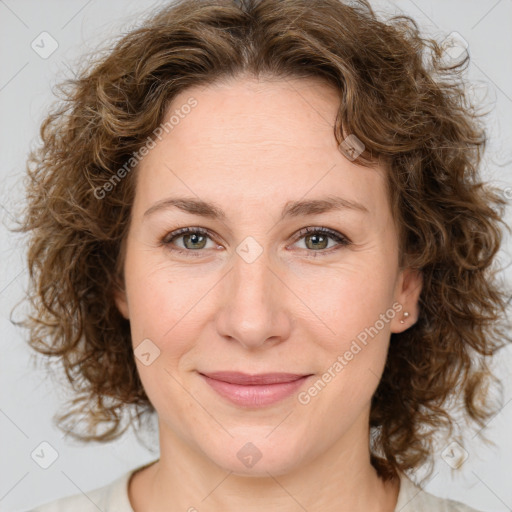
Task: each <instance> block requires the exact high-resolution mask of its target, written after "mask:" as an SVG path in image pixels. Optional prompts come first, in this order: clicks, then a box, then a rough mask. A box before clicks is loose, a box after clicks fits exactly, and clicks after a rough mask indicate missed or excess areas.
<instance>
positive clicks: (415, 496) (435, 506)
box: [395, 474, 481, 512]
mask: <svg viewBox="0 0 512 512" xmlns="http://www.w3.org/2000/svg"><path fill="white" fill-rule="evenodd" d="M398 511H400V512H481V511H479V510H477V509H475V508H471V507H470V506H469V505H466V504H465V503H461V502H459V501H454V500H450V499H446V498H440V497H438V496H434V495H433V494H430V493H428V492H426V491H424V490H423V489H421V487H419V486H418V485H416V484H415V483H414V482H413V481H412V480H410V479H409V478H408V477H407V475H405V474H401V475H400V491H399V494H398V501H397V504H396V507H395V512H398Z"/></svg>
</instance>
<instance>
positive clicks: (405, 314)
mask: <svg viewBox="0 0 512 512" xmlns="http://www.w3.org/2000/svg"><path fill="white" fill-rule="evenodd" d="M408 316H409V313H407V311H406V312H405V313H404V318H407V317H408ZM400 323H401V324H405V322H404V321H403V320H400Z"/></svg>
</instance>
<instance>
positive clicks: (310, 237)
mask: <svg viewBox="0 0 512 512" xmlns="http://www.w3.org/2000/svg"><path fill="white" fill-rule="evenodd" d="M208 239H210V241H211V243H212V245H211V246H210V247H208V246H207V244H208ZM302 239H304V241H305V249H306V251H307V252H309V253H311V252H312V253H313V254H312V255H311V256H312V257H316V256H317V253H321V254H331V253H332V252H333V250H334V251H335V250H337V249H339V248H340V247H344V246H347V245H350V244H351V243H352V242H351V241H350V240H349V239H348V238H347V237H345V236H344V235H342V234H341V233H338V232H337V231H334V230H332V229H329V228H324V227H308V228H304V229H301V230H300V231H299V232H298V233H297V235H296V236H295V243H297V242H298V241H300V240H302ZM329 239H331V240H334V241H335V242H336V244H334V248H333V246H332V245H331V246H330V247H329ZM179 240H181V243H182V245H180V244H178V243H177V242H176V241H179ZM161 244H162V245H164V246H166V247H168V248H169V249H170V250H172V251H175V252H178V253H182V254H186V255H187V256H188V255H191V256H201V250H202V249H215V248H218V247H219V246H218V245H217V244H215V243H214V242H213V240H211V235H210V232H209V231H208V230H206V229H204V228H199V227H190V228H181V229H178V230H176V231H173V232H171V233H169V234H167V235H165V237H164V238H163V239H162V240H161ZM336 245H338V247H336ZM308 249H309V250H308ZM325 249H328V250H325Z"/></svg>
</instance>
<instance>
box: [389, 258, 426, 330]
mask: <svg viewBox="0 0 512 512" xmlns="http://www.w3.org/2000/svg"><path fill="white" fill-rule="evenodd" d="M422 286H423V275H422V273H421V271H419V270H413V269H411V268H406V269H404V270H401V271H400V275H399V278H398V281H397V285H396V291H395V301H396V302H397V303H399V304H400V305H401V306H402V309H400V310H398V309H397V315H396V316H395V317H394V318H393V320H392V321H391V332H393V333H398V332H403V331H406V330H407V329H409V327H411V326H412V325H414V324H415V323H416V321H417V320H418V316H419V305H418V301H419V297H420V294H421V290H422ZM405 313H408V315H405ZM400 320H403V322H404V323H401V322H400Z"/></svg>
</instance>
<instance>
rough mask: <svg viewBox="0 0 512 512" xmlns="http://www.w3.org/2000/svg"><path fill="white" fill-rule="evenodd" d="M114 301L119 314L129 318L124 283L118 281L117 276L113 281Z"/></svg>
mask: <svg viewBox="0 0 512 512" xmlns="http://www.w3.org/2000/svg"><path fill="white" fill-rule="evenodd" d="M114 301H115V303H116V306H117V309H118V310H119V312H120V313H121V315H123V316H124V317H125V318H126V319H127V320H129V319H130V310H129V308H128V297H127V296H126V290H125V286H124V283H122V282H120V280H119V278H118V279H116V280H115V283H114Z"/></svg>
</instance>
